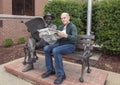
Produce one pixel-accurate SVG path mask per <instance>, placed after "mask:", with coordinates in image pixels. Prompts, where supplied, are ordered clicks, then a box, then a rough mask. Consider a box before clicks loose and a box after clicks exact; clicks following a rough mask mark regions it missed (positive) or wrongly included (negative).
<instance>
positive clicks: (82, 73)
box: [79, 59, 86, 82]
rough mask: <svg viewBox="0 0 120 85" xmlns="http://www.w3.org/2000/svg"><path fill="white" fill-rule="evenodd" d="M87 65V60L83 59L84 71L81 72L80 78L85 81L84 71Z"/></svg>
mask: <svg viewBox="0 0 120 85" xmlns="http://www.w3.org/2000/svg"><path fill="white" fill-rule="evenodd" d="M85 67H86V60H85V59H82V72H81V77H80V79H79V81H80V82H84V78H83V76H84V71H85Z"/></svg>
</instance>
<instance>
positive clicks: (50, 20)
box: [45, 16, 52, 25]
mask: <svg viewBox="0 0 120 85" xmlns="http://www.w3.org/2000/svg"><path fill="white" fill-rule="evenodd" d="M45 21H46V23H47V24H48V25H49V24H51V22H52V17H51V16H47V17H46V18H45Z"/></svg>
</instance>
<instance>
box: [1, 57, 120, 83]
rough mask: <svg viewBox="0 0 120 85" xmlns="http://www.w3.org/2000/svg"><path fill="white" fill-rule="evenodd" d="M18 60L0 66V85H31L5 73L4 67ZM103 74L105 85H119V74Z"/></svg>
mask: <svg viewBox="0 0 120 85" xmlns="http://www.w3.org/2000/svg"><path fill="white" fill-rule="evenodd" d="M20 60H22V58H21V59H17V60H15V61H12V62H9V63H6V64H3V65H1V66H0V85H33V84H32V83H31V82H30V81H28V80H23V79H21V78H19V77H16V76H14V75H12V74H10V73H8V72H6V71H5V69H4V66H6V65H9V64H10V63H13V62H17V61H20ZM105 72H107V73H108V74H109V75H108V77H107V83H106V85H120V74H117V73H113V72H109V71H105Z"/></svg>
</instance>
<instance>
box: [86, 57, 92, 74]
mask: <svg viewBox="0 0 120 85" xmlns="http://www.w3.org/2000/svg"><path fill="white" fill-rule="evenodd" d="M87 66H88V68H87V73H90V72H91V69H90V63H89V57H88V58H87Z"/></svg>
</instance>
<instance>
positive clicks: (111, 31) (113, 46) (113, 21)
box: [94, 0, 120, 54]
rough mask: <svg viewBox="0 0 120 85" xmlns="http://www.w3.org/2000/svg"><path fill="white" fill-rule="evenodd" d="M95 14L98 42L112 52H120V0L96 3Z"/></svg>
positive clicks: (104, 0)
mask: <svg viewBox="0 0 120 85" xmlns="http://www.w3.org/2000/svg"><path fill="white" fill-rule="evenodd" d="M96 4H97V6H96V9H97V10H96V12H95V16H94V20H95V21H96V23H95V22H94V23H95V27H94V29H95V35H96V43H97V44H99V45H101V46H102V48H103V51H105V52H108V53H110V54H119V53H120V0H103V1H101V2H99V3H96Z"/></svg>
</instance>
